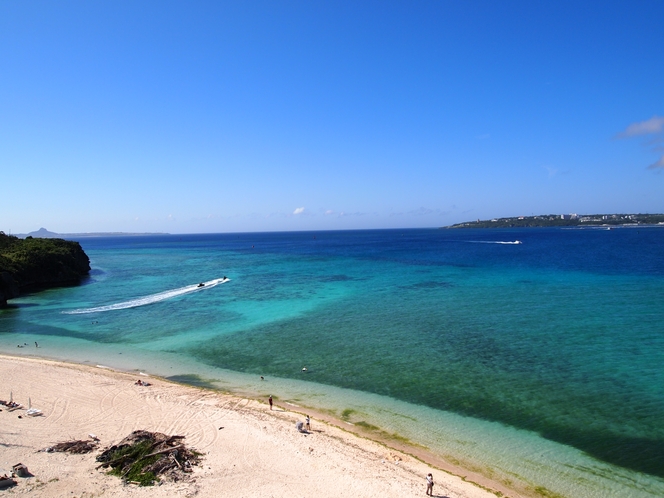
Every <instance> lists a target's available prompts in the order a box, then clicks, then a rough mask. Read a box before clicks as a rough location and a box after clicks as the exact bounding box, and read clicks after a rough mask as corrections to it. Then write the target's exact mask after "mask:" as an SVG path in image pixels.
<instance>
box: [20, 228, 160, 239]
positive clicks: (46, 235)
mask: <svg viewBox="0 0 664 498" xmlns="http://www.w3.org/2000/svg"><path fill="white" fill-rule="evenodd" d="M13 235H14V236H15V237H18V238H20V239H24V238H26V237H35V238H40V239H76V238H81V237H138V236H149V235H170V234H168V233H166V232H145V233H134V232H84V233H56V232H51V231H49V230H47V229H45V228H40V229H39V230H36V231H34V232H30V233H15V234H13Z"/></svg>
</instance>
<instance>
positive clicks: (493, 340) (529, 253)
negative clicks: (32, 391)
mask: <svg viewBox="0 0 664 498" xmlns="http://www.w3.org/2000/svg"><path fill="white" fill-rule="evenodd" d="M79 241H80V243H81V245H82V246H83V248H84V250H85V251H86V253H87V254H88V255H89V256H90V260H91V266H92V271H91V274H90V277H89V278H88V279H86V280H85V281H84V282H83V283H82V284H81V285H79V286H75V287H67V288H62V289H52V290H47V291H43V292H39V293H35V294H31V295H26V296H24V297H21V298H19V299H15V300H12V301H10V304H11V306H10V307H9V308H8V309H5V310H2V311H0V351H2V352H5V353H9V354H14V355H22V354H25V355H40V356H45V357H50V358H57V359H62V360H69V361H76V362H81V363H89V364H93V365H100V366H108V367H112V368H123V369H127V370H131V371H143V372H148V373H151V374H155V375H161V376H164V377H167V378H170V379H173V380H176V381H179V382H185V383H190V384H194V385H199V386H203V387H211V388H217V389H223V390H226V391H232V392H236V393H241V394H246V395H251V396H255V397H267V395H269V394H272V395H273V396H274V397H275V400H276V402H277V403H282V404H288V405H290V406H293V407H297V406H309V407H315V408H317V409H318V410H320V411H323V412H325V413H328V414H331V415H333V416H335V417H336V418H338V419H339V420H340V421H342V422H341V423H348V424H355V425H361V426H363V427H365V428H367V429H368V430H370V431H371V430H374V431H376V432H377V433H380V434H382V435H383V436H385V435H387V436H388V437H394V438H395V439H398V440H399V441H402V442H403V441H409V442H411V443H412V444H415V445H421V446H424V447H426V448H428V449H429V450H430V451H432V452H433V453H436V454H438V455H441V456H442V457H444V458H447V459H450V460H451V461H454V462H457V463H459V464H460V465H464V466H467V467H468V468H472V469H476V470H478V471H480V472H482V473H485V474H486V475H490V476H491V477H492V478H494V479H496V480H499V481H502V482H504V483H506V484H507V485H512V484H517V485H518V486H521V487H524V488H527V489H530V490H531V491H532V492H533V494H538V493H539V494H540V495H543V496H552V497H553V496H563V497H570V498H571V497H574V498H594V497H597V498H611V497H621V498H624V497H654V496H659V497H662V496H664V300H663V299H662V296H664V227H617V228H614V229H611V230H609V229H606V228H602V227H595V228H591V227H588V228H583V229H576V228H575V229H571V228H570V229H565V228H551V229H546V228H529V229H497V230H491V229H459V230H449V229H409V230H358V231H330V232H326V231H322V232H292V233H243V234H201V235H155V236H131V237H113V238H110V237H109V238H92V237H89V238H81V239H79ZM224 277H226V279H225V280H224ZM200 283H203V284H204V285H203V286H199V284H200ZM35 341H36V342H38V344H39V346H40V347H39V348H38V349H37V348H35V347H34V342H35ZM24 344H27V346H25V347H22V348H17V345H24ZM304 367H306V369H307V370H306V372H303V371H302V369H303V368H304ZM260 376H264V377H265V378H266V380H265V381H261V380H260ZM288 405H286V406H288ZM547 493H548V494H547Z"/></svg>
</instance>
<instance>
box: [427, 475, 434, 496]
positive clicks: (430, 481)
mask: <svg viewBox="0 0 664 498" xmlns="http://www.w3.org/2000/svg"><path fill="white" fill-rule="evenodd" d="M427 495H429V496H433V476H432V475H431V472H429V473H428V474H427Z"/></svg>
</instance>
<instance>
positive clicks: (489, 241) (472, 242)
mask: <svg viewBox="0 0 664 498" xmlns="http://www.w3.org/2000/svg"><path fill="white" fill-rule="evenodd" d="M467 242H470V243H471V244H507V245H510V246H511V245H515V244H523V242H521V241H520V240H514V241H511V242H509V241H508V242H504V241H502V240H468V241H467Z"/></svg>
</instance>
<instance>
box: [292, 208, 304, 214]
mask: <svg viewBox="0 0 664 498" xmlns="http://www.w3.org/2000/svg"><path fill="white" fill-rule="evenodd" d="M302 213H304V208H303V207H299V208H295V211H293V214H302Z"/></svg>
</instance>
